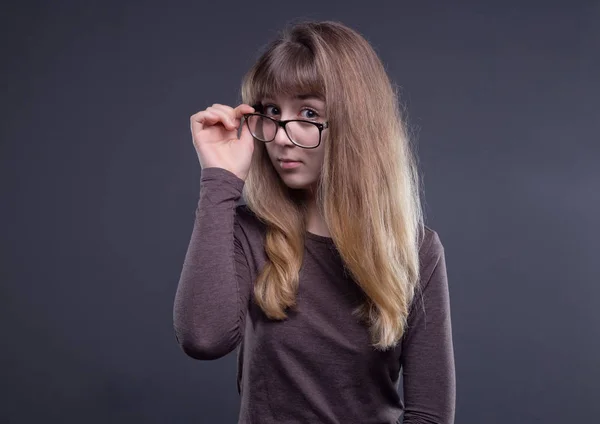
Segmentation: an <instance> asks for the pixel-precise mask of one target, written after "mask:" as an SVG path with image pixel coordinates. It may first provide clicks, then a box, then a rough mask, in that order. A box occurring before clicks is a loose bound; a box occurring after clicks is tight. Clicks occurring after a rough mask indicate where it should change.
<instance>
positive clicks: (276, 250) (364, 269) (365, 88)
mask: <svg viewBox="0 0 600 424" xmlns="http://www.w3.org/2000/svg"><path fill="white" fill-rule="evenodd" d="M297 93H303V94H305V93H310V94H318V95H321V96H322V97H323V98H324V100H325V103H326V116H327V118H328V120H329V122H330V127H329V129H328V130H327V131H324V132H323V137H324V139H323V141H322V142H323V143H325V145H324V150H325V151H324V163H323V168H322V172H321V175H320V179H319V181H318V189H317V192H316V203H317V207H318V208H319V210H320V212H321V214H322V216H323V218H324V220H325V223H326V224H327V227H328V229H329V232H330V235H331V237H332V239H333V242H334V244H335V246H336V248H337V250H338V251H339V254H340V256H341V258H342V260H343V263H344V266H345V268H346V271H347V272H348V273H349V274H350V276H351V277H352V278H353V279H354V281H355V282H356V283H357V284H358V285H359V286H360V287H361V289H362V290H363V292H364V294H365V299H366V300H365V302H364V304H362V305H361V306H360V307H358V308H357V309H355V310H354V311H353V314H354V317H355V318H358V319H360V320H362V321H363V322H364V323H365V324H366V325H368V326H369V332H370V336H371V340H372V343H373V346H374V347H375V348H376V349H380V350H385V349H388V348H391V347H393V346H395V345H396V344H397V343H398V342H399V341H400V339H401V338H402V336H403V334H404V332H405V330H406V328H407V318H408V313H409V309H410V304H411V302H412V300H413V297H414V296H415V293H416V289H417V283H418V281H419V277H420V275H419V246H420V243H421V241H422V238H423V235H424V223H423V212H422V209H421V202H420V179H419V174H418V170H417V169H418V166H417V162H416V157H415V156H414V155H413V151H412V150H411V145H410V140H409V136H408V131H407V125H406V123H405V122H404V118H403V116H402V113H401V110H400V104H399V101H398V94H397V89H396V88H395V86H393V85H392V83H391V81H390V79H389V77H388V75H387V73H386V71H385V68H384V65H383V64H382V62H381V61H380V59H379V57H378V56H377V54H376V52H375V51H374V50H373V48H372V47H371V45H370V44H369V43H368V42H367V41H366V40H365V39H364V38H363V37H362V36H361V35H360V34H359V33H358V32H356V31H355V30H353V29H351V28H348V27H347V26H345V25H343V24H341V23H339V22H334V21H321V22H315V21H303V22H299V23H296V24H294V25H289V26H287V27H286V28H285V29H284V30H283V31H282V32H281V33H280V34H279V36H278V37H277V39H275V40H274V41H272V42H271V43H270V44H269V45H267V46H266V49H265V51H264V52H263V53H262V54H261V56H260V57H259V58H258V60H257V62H256V63H255V64H254V66H253V67H252V68H251V69H250V70H249V71H248V73H247V74H246V75H245V76H244V79H243V82H242V89H241V94H242V101H243V102H244V103H247V104H250V105H253V104H255V103H257V102H260V100H261V99H262V98H263V97H265V96H269V95H274V94H297ZM243 197H244V199H245V200H246V203H247V206H248V208H249V209H250V210H251V211H252V212H253V213H254V214H255V215H256V216H257V217H258V219H260V220H261V221H262V222H264V223H265V224H266V228H267V232H266V237H265V253H266V255H267V258H268V260H267V263H266V265H265V266H264V268H263V269H262V270H261V271H260V273H259V275H258V276H257V279H256V281H255V283H254V298H255V302H256V303H257V304H258V305H259V306H260V308H261V309H262V310H263V311H264V313H265V314H266V315H267V316H268V317H269V318H271V319H277V320H282V319H285V318H286V317H287V315H286V312H285V309H286V308H295V307H296V306H297V305H296V294H297V290H298V284H299V270H300V267H301V265H302V260H303V252H304V241H305V239H304V237H305V231H306V221H305V217H306V213H307V210H306V205H305V203H304V202H303V201H302V198H301V197H299V196H298V194H297V191H295V190H291V189H289V188H288V187H287V186H286V185H285V184H284V183H283V181H282V180H281V178H279V176H278V174H277V172H276V171H275V168H274V167H273V164H272V163H271V161H270V159H269V157H268V154H267V153H266V147H265V145H264V143H262V142H260V141H258V140H255V151H254V155H253V159H252V164H251V167H250V171H249V174H248V176H247V179H246V182H245V185H244V191H243Z"/></svg>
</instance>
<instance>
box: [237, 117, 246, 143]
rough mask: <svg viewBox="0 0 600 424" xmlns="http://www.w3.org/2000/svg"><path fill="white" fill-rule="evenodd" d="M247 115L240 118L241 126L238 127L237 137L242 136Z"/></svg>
mask: <svg viewBox="0 0 600 424" xmlns="http://www.w3.org/2000/svg"><path fill="white" fill-rule="evenodd" d="M245 118H246V117H245V116H244V115H242V119H241V120H240V126H239V127H238V131H237V139H238V140H239V139H240V137H241V136H242V128H244V119H245Z"/></svg>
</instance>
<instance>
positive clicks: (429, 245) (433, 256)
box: [419, 225, 444, 267]
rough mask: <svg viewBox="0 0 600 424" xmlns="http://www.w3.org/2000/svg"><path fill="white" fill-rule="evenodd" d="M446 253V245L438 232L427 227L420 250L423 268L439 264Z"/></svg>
mask: <svg viewBox="0 0 600 424" xmlns="http://www.w3.org/2000/svg"><path fill="white" fill-rule="evenodd" d="M443 253H444V245H443V244H442V241H441V239H440V236H439V234H438V232H437V231H436V230H434V229H432V228H431V227H429V226H427V225H425V226H424V232H423V237H422V241H421V246H420V248H419V259H420V262H421V264H422V266H423V267H427V266H429V265H430V264H431V263H437V261H438V260H439V258H440V256H441V255H442V254H443Z"/></svg>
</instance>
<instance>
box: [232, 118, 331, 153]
mask: <svg viewBox="0 0 600 424" xmlns="http://www.w3.org/2000/svg"><path fill="white" fill-rule="evenodd" d="M243 117H244V120H245V121H246V125H247V126H248V129H249V130H250V133H251V134H252V136H253V137H254V138H256V139H257V140H260V141H262V142H265V143H269V142H271V141H273V140H275V135H276V134H277V130H278V129H279V127H283V129H284V131H285V133H286V134H287V136H288V138H289V139H290V141H291V142H292V143H294V144H295V145H296V146H298V147H302V148H303V149H314V148H316V147H319V145H320V144H321V133H322V132H323V130H324V129H326V128H329V122H322V123H321V122H313V121H305V120H303V119H288V120H285V121H280V120H278V119H275V118H271V117H270V116H267V115H263V114H262V113H246V114H244V115H243ZM242 125H243V124H242ZM242 125H240V130H241V128H242ZM238 138H239V137H238Z"/></svg>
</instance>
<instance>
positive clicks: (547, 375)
mask: <svg viewBox="0 0 600 424" xmlns="http://www.w3.org/2000/svg"><path fill="white" fill-rule="evenodd" d="M119 3H120V2H106V1H104V2H95V1H86V2H78V1H69V2H66V1H62V2H38V3H24V2H19V3H18V4H17V2H3V3H2V6H1V12H0V16H1V23H2V52H3V54H2V61H1V64H2V66H1V72H2V74H1V76H2V81H3V85H2V86H3V90H2V94H1V95H0V97H1V98H2V101H1V103H0V104H1V107H2V109H1V113H2V120H1V126H0V135H1V146H0V147H1V150H0V187H1V188H2V197H1V199H2V200H1V203H0V204H1V212H2V224H3V225H2V235H3V236H2V251H1V256H0V260H1V267H0V272H1V274H0V277H1V282H2V284H1V292H0V296H1V297H0V301H1V304H0V307H1V316H0V318H1V319H0V323H1V326H2V328H1V329H2V339H3V343H2V348H1V349H0V352H1V353H0V359H1V364H2V374H1V376H0V384H1V388H2V393H1V396H2V397H1V401H0V403H1V406H0V422H2V423H11V424H17V423H38V422H61V423H109V422H111V423H167V422H168V423H192V422H194V423H233V422H236V419H237V412H238V402H239V398H238V395H237V391H236V385H235V355H234V354H230V355H228V356H227V357H225V358H223V359H220V360H216V361H211V362H198V361H194V360H192V359H190V358H187V357H186V356H185V355H184V354H183V353H182V352H181V351H180V350H179V347H178V345H177V344H176V341H175V337H174V334H173V330H172V304H173V298H174V294H175V289H176V286H177V282H178V278H179V273H180V270H181V266H182V263H183V258H184V254H185V251H186V248H187V243H188V240H189V236H190V234H191V230H192V224H193V218H194V211H195V207H196V202H197V199H198V189H199V177H200V167H199V164H198V160H197V157H196V154H195V151H194V149H193V145H192V142H191V136H190V132H189V117H190V115H191V114H193V113H195V112H197V111H199V110H201V109H204V108H205V107H207V106H209V105H211V104H212V103H215V102H218V103H226V104H231V105H233V104H234V103H236V102H237V100H238V99H239V97H238V96H239V92H238V90H239V82H240V79H241V77H242V75H243V73H244V72H245V71H246V70H247V69H248V67H249V66H250V65H251V63H252V62H253V61H254V60H255V58H256V55H257V51H258V49H259V48H261V47H262V46H263V45H264V44H265V43H267V42H268V41H269V40H271V38H272V37H273V35H274V34H275V33H276V31H278V30H279V29H280V28H281V27H282V26H283V25H284V24H285V23H286V22H288V21H290V20H291V19H294V18H314V19H333V20H339V21H342V22H344V23H346V24H347V25H350V26H352V27H353V28H355V29H357V30H358V31H360V32H361V33H363V34H364V35H365V37H366V38H367V39H368V40H369V41H370V42H371V43H372V44H373V45H374V47H375V48H376V50H377V52H378V53H379V54H380V56H381V57H382V59H383V61H384V62H385V64H386V67H387V69H388V71H389V73H390V75H391V77H392V78H393V79H394V81H395V82H397V83H398V84H399V85H400V86H401V87H402V95H403V100H404V101H405V103H406V104H407V106H408V110H409V113H410V120H411V123H412V125H413V135H414V136H415V137H418V142H419V156H420V160H421V167H422V170H423V172H424V181H425V202H426V208H427V209H426V210H427V223H428V225H429V226H431V227H432V228H433V229H435V230H436V231H438V233H439V234H440V237H441V240H442V242H443V244H444V246H445V248H446V257H447V266H448V275H449V282H450V291H451V293H450V294H451V301H452V319H453V328H454V343H455V353H456V370H457V390H458V393H457V414H456V417H457V420H456V422H457V423H465V424H480V423H489V424H495V423H506V422H510V423H513V424H517V423H545V424H549V423H565V422H568V423H584V422H585V423H589V422H596V421H595V420H597V419H599V418H598V417H599V416H600V401H599V400H600V382H599V380H600V330H599V324H600V312H599V303H600V301H599V299H600V271H599V270H598V257H597V255H598V251H599V249H598V241H597V240H598V235H599V230H600V225H599V223H598V218H599V217H600V213H599V211H600V194H599V192H600V188H599V182H600V136H599V133H600V124H599V118H600V101H599V98H600V53H599V52H600V25H598V22H600V3H599V2H598V1H588V2H585V1H579V2H555V1H540V2H523V1H519V2H517V1H497V2H475V1H473V2H459V3H457V2H445V1H437V2H432V1H420V2H417V1H412V2H408V1H398V2H387V3H377V2H366V3H363V2H359V1H346V2H344V3H341V2H340V3H337V4H334V3H327V2H322V3H321V2H315V1H303V2H289V3H288V2H248V1H244V2H242V1H227V2H223V3H222V4H219V5H218V6H217V5H216V4H217V3H219V2H216V1H213V2H202V1H196V2H186V3H167V2H163V3H160V2H156V1H155V2H151V3H150V2H148V3H145V2H123V4H119Z"/></svg>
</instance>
